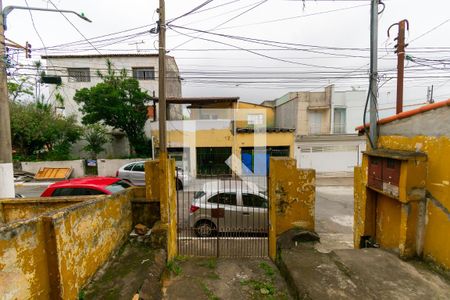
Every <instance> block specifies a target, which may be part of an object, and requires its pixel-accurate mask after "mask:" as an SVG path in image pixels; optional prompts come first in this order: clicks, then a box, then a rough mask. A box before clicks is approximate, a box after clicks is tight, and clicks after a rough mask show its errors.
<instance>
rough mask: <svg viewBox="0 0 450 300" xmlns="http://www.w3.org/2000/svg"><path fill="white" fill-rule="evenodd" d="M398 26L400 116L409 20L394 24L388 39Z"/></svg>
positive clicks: (397, 106)
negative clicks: (394, 27)
mask: <svg viewBox="0 0 450 300" xmlns="http://www.w3.org/2000/svg"><path fill="white" fill-rule="evenodd" d="M395 25H398V35H397V38H396V40H397V45H395V47H396V48H397V50H395V53H397V104H396V113H397V114H399V113H401V112H402V111H403V78H404V74H405V48H406V46H408V45H405V29H406V28H407V29H408V30H409V23H408V20H401V21H400V22H398V23H395V24H392V25H391V26H390V27H389V29H388V37H389V30H390V29H391V28H392V26H395Z"/></svg>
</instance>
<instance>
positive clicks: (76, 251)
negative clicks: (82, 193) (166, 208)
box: [52, 191, 132, 299]
mask: <svg viewBox="0 0 450 300" xmlns="http://www.w3.org/2000/svg"><path fill="white" fill-rule="evenodd" d="M52 221H53V227H54V232H55V240H56V248H57V253H58V266H59V276H60V278H61V297H62V298H63V299H75V298H76V297H77V295H78V292H79V290H80V288H81V287H82V286H83V285H85V284H86V283H87V280H88V279H89V278H90V277H91V276H92V275H93V274H94V273H95V272H96V271H97V269H98V268H99V267H100V266H102V265H103V263H104V262H105V261H106V260H107V259H108V258H109V256H110V254H111V253H112V251H114V249H116V248H117V247H118V246H120V245H121V244H122V242H123V241H124V239H125V238H126V237H127V236H128V234H129V233H130V231H131V223H132V220H131V202H130V199H129V198H128V192H127V191H124V192H121V193H118V194H114V195H112V196H110V197H102V198H100V199H96V200H91V201H86V202H83V203H80V204H77V205H74V206H72V207H70V208H68V209H67V210H65V211H62V212H59V213H57V214H55V215H53V216H52Z"/></svg>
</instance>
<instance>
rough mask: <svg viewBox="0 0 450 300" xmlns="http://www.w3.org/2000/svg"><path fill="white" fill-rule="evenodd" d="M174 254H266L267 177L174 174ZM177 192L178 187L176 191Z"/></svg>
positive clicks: (263, 255)
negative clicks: (175, 215) (176, 249)
mask: <svg viewBox="0 0 450 300" xmlns="http://www.w3.org/2000/svg"><path fill="white" fill-rule="evenodd" d="M177 182H178V184H177V185H178V186H179V187H180V189H179V190H178V191H177V207H178V208H177V209H178V214H177V218H178V219H177V224H178V254H179V255H190V256H217V257H219V256H221V257H266V256H268V243H269V241H268V228H269V208H268V207H269V201H268V196H267V186H268V184H267V183H268V178H267V177H266V176H248V177H245V178H230V177H229V175H228V174H226V176H218V175H214V176H208V177H205V176H202V178H201V179H197V178H188V177H187V176H183V175H182V174H181V175H180V173H178V174H177ZM181 188H182V189H181Z"/></svg>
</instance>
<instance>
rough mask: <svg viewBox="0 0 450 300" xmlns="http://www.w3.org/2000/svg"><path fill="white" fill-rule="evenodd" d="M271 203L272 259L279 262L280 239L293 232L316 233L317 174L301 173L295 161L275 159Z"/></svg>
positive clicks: (272, 160) (281, 158) (271, 161)
mask: <svg viewBox="0 0 450 300" xmlns="http://www.w3.org/2000/svg"><path fill="white" fill-rule="evenodd" d="M269 199H270V200H269V201H270V205H269V220H270V224H271V226H270V228H269V255H270V257H271V258H272V259H275V257H276V239H277V237H278V236H279V235H281V234H282V233H284V232H286V231H288V230H289V229H292V228H301V229H304V230H310V231H314V226H315V224H314V222H315V221H314V220H315V199H316V176H315V171H314V170H311V169H297V163H296V161H295V159H292V158H284V157H272V158H271V159H270V182H269Z"/></svg>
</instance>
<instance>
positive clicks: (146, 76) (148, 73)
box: [133, 67, 155, 80]
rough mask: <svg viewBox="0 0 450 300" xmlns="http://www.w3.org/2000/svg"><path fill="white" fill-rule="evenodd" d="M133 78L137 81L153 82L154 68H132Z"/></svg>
mask: <svg viewBox="0 0 450 300" xmlns="http://www.w3.org/2000/svg"><path fill="white" fill-rule="evenodd" d="M133 78H135V79H137V80H155V68H153V67H150V68H133Z"/></svg>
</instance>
